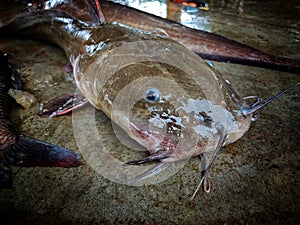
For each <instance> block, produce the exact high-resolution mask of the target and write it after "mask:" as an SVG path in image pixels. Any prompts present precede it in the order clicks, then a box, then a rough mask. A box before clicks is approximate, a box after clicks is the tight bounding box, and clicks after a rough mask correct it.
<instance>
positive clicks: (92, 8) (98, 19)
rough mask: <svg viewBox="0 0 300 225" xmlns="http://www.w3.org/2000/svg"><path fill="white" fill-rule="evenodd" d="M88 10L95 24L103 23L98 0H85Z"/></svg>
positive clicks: (103, 19)
mask: <svg viewBox="0 0 300 225" xmlns="http://www.w3.org/2000/svg"><path fill="white" fill-rule="evenodd" d="M85 2H86V5H87V9H88V12H89V14H90V16H91V18H92V20H93V22H94V23H95V24H96V25H101V24H103V23H105V18H104V15H103V13H102V8H101V4H100V1H99V0H85Z"/></svg>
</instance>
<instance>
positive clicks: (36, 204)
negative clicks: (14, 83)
mask: <svg viewBox="0 0 300 225" xmlns="http://www.w3.org/2000/svg"><path fill="white" fill-rule="evenodd" d="M139 2H140V4H141V5H143V4H146V3H147V1H139ZM207 2H208V4H209V7H210V10H209V11H199V12H197V13H192V14H191V13H190V14H188V15H189V16H190V17H184V18H187V19H185V21H183V22H184V23H187V22H188V23H189V24H190V25H192V26H195V27H198V28H201V29H205V30H208V31H211V32H214V33H217V34H221V35H223V36H226V37H228V38H230V39H234V40H236V41H239V42H242V43H245V44H248V45H251V46H253V47H255V48H258V49H261V50H263V51H265V52H268V53H271V54H275V55H280V56H286V57H290V58H294V59H298V60H300V54H299V49H300V43H299V42H300V21H299V14H300V4H299V2H298V1H290V0H289V1H270V0H268V1H236V0H228V1H212V0H211V1H207ZM161 4H164V3H161ZM2 10H3V8H1V11H2ZM177 13H178V12H177ZM184 13H185V12H183V14H184ZM175 17H176V16H175ZM177 18H178V14H177ZM0 49H2V50H4V51H7V52H9V53H10V54H11V55H12V56H13V57H14V59H15V62H17V65H18V67H19V69H20V72H21V74H22V78H23V81H24V84H25V87H24V89H25V90H26V91H28V92H30V93H32V94H34V95H35V96H36V98H37V99H38V102H39V103H41V102H45V101H46V100H48V99H49V98H51V97H53V96H58V95H60V94H63V93H72V92H74V91H75V85H74V83H73V80H72V75H71V74H69V73H66V72H63V70H62V67H63V66H64V65H65V64H66V63H67V59H66V57H65V55H64V53H63V52H62V51H61V50H60V49H59V48H57V47H55V46H51V45H48V44H46V43H41V42H37V41H33V40H24V39H23V40H18V39H4V38H1V39H0ZM215 65H216V68H217V69H218V70H220V71H222V72H223V73H225V75H226V77H228V78H229V79H230V80H231V81H232V83H233V84H234V86H235V87H236V88H237V89H238V90H239V91H240V93H241V94H242V95H244V96H247V95H259V96H261V97H263V98H265V99H266V98H268V97H269V96H271V95H273V94H274V93H276V91H278V90H281V89H284V88H286V87H287V86H289V85H291V84H294V83H296V82H299V75H296V74H290V73H285V72H279V71H273V70H267V69H260V68H254V67H249V66H242V65H234V64H227V63H215ZM299 94H300V90H299V88H296V89H294V90H293V91H291V92H289V93H287V94H286V95H285V96H283V97H281V98H280V99H278V100H276V101H275V102H273V103H272V104H271V105H269V106H267V107H266V108H264V109H263V110H261V111H260V118H259V119H258V121H256V122H255V123H253V124H252V127H251V128H250V130H249V132H248V133H247V134H246V135H245V136H244V137H243V138H242V139H240V140H239V141H237V142H235V143H233V144H231V145H229V146H226V147H225V148H223V150H222V152H221V154H220V155H219V156H218V158H217V160H216V162H215V164H214V166H213V167H212V169H211V172H210V177H211V182H212V185H213V187H212V191H211V193H209V194H206V193H203V192H200V193H198V195H197V196H196V198H195V199H194V201H190V196H191V195H192V193H193V191H194V190H195V188H196V186H197V184H198V182H199V171H198V164H199V160H198V158H193V159H190V160H189V162H188V163H186V165H185V166H184V168H183V169H181V170H180V171H179V172H178V173H176V174H175V175H174V176H172V177H170V178H169V179H167V180H166V181H164V182H161V183H158V184H155V185H146V186H128V185H124V184H119V183H115V182H112V181H110V180H109V179H106V178H104V177H102V176H101V175H99V173H97V172H95V170H94V169H93V168H92V167H91V166H90V165H89V164H88V163H85V165H83V166H81V167H80V168H74V169H61V168H13V176H14V177H13V179H14V185H13V189H12V190H0V213H1V217H0V223H1V224H47V225H52V224H299V223H300V218H299V213H300V208H299V207H300V196H299V187H300V186H299V181H300V180H299V179H300V177H299V145H300V142H299V138H300V135H299V132H300V120H299V119H300V116H299V110H300V103H299ZM38 108H39V104H38V103H37V104H35V105H34V106H32V107H31V108H29V109H26V110H25V109H22V108H21V107H15V108H14V109H13V112H12V113H11V119H12V121H13V123H14V124H15V126H16V128H17V129H18V130H19V131H20V132H21V133H23V134H25V135H27V136H30V137H33V138H36V139H39V140H43V141H47V142H50V143H53V144H57V145H60V146H63V147H66V148H69V149H72V150H74V151H75V152H77V153H78V154H79V155H80V156H81V159H82V161H83V162H86V161H85V158H84V157H82V154H81V151H80V149H79V147H78V146H80V143H77V142H76V139H75V138H74V129H73V126H72V118H73V121H74V119H75V120H76V119H78V120H79V118H80V117H82V116H84V115H86V113H87V112H88V110H91V108H89V107H87V108H84V109H82V110H79V111H77V112H75V113H74V114H73V115H69V116H64V117H58V118H52V119H45V118H40V117H38V116H37V112H38ZM96 114H97V115H98V116H99V118H100V119H99V120H100V126H102V127H100V128H99V129H106V130H105V132H106V133H107V134H108V135H107V138H108V140H107V146H108V147H109V146H110V147H111V148H118V149H121V150H122V145H121V144H120V143H119V142H118V140H117V139H116V138H115V137H113V130H112V128H111V123H110V121H109V120H108V119H107V118H106V117H105V116H103V114H102V113H101V112H97V113H96ZM83 129H84V128H83ZM109 138H110V139H109ZM95 151H97V150H95Z"/></svg>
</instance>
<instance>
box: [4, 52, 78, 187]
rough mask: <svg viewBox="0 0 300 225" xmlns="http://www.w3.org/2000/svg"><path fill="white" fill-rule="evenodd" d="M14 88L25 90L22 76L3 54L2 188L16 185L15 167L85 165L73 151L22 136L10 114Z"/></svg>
mask: <svg viewBox="0 0 300 225" xmlns="http://www.w3.org/2000/svg"><path fill="white" fill-rule="evenodd" d="M10 88H16V89H20V88H21V80H20V76H19V74H18V72H17V70H16V69H14V67H13V66H12V65H11V64H10V62H9V61H8V58H7V55H6V54H5V53H3V52H0V188H10V187H11V185H12V183H11V182H12V179H11V175H12V174H11V166H12V165H13V166H22V167H28V166H46V167H53V166H54V167H75V166H79V165H81V162H80V161H79V160H78V156H77V155H76V154H74V153H73V152H71V151H69V150H67V149H64V148H61V147H59V146H55V145H52V144H49V143H45V142H41V141H38V140H34V139H31V138H29V137H26V136H24V135H21V134H19V133H18V132H17V131H16V130H15V128H14V127H13V125H12V123H11V121H10V120H9V115H8V103H9V100H10V96H9V95H8V90H9V89H10Z"/></svg>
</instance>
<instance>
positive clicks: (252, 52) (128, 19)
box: [10, 0, 300, 74]
mask: <svg viewBox="0 0 300 225" xmlns="http://www.w3.org/2000/svg"><path fill="white" fill-rule="evenodd" d="M22 2H25V3H27V4H28V5H29V6H30V7H29V6H27V5H26V7H27V10H42V9H44V10H49V9H54V10H62V11H65V12H68V13H69V14H71V15H75V17H76V18H78V19H81V20H84V21H88V22H90V23H93V24H98V25H99V24H101V23H102V22H103V21H104V17H105V20H106V21H107V22H119V23H121V24H125V25H127V26H131V27H135V28H138V29H141V30H147V31H149V32H151V31H158V30H160V31H162V32H164V33H166V34H168V35H169V37H170V38H172V39H173V40H175V41H177V42H178V43H180V44H182V45H184V46H186V47H187V48H189V49H190V50H191V51H194V52H195V53H196V54H198V55H199V56H200V57H202V58H203V59H207V60H215V61H220V62H231V63H237V64H244V65H250V66H257V67H263V68H268V69H275V70H282V71H287V72H291V73H296V74H299V72H300V61H299V60H295V59H289V58H284V57H278V56H274V55H270V54H268V53H265V52H262V51H260V50H258V49H255V48H253V47H250V46H247V45H245V44H241V43H239V42H236V41H233V40H230V39H228V38H226V37H223V36H221V35H217V34H213V33H210V32H206V31H203V30H196V29H193V28H189V27H186V26H184V25H182V24H180V23H177V22H174V21H171V20H168V19H164V18H161V17H158V16H155V15H152V14H149V13H146V12H142V11H140V10H137V9H134V8H131V7H128V6H125V5H121V4H118V3H114V2H111V1H101V4H99V5H101V7H100V8H101V9H102V11H103V12H104V13H103V14H102V11H101V10H100V9H99V8H97V3H99V2H98V1H85V2H89V3H90V4H88V7H87V6H86V5H84V4H83V2H84V1H74V0H67V1H56V0H52V1H22ZM10 4H11V3H10ZM99 5H98V7H99ZM11 7H14V8H15V6H11Z"/></svg>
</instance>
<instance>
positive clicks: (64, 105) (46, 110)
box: [39, 94, 88, 117]
mask: <svg viewBox="0 0 300 225" xmlns="http://www.w3.org/2000/svg"><path fill="white" fill-rule="evenodd" d="M87 103H88V100H87V98H86V97H84V96H82V95H74V94H65V95H62V96H59V97H56V98H53V99H51V100H49V101H48V102H47V103H45V104H42V106H41V109H40V112H39V116H41V117H55V116H61V115H65V114H67V113H69V112H71V111H73V110H75V109H77V108H80V107H81V106H84V105H85V104H87Z"/></svg>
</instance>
